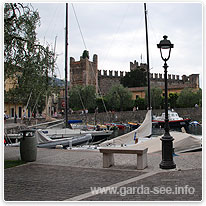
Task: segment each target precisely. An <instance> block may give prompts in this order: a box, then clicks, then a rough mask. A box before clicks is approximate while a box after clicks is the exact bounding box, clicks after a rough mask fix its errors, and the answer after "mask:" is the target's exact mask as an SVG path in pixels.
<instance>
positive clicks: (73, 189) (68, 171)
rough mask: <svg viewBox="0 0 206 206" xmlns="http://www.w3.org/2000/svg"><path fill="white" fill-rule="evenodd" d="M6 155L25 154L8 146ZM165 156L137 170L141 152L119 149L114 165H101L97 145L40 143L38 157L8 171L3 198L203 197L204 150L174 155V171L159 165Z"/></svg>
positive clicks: (8, 157)
mask: <svg viewBox="0 0 206 206" xmlns="http://www.w3.org/2000/svg"><path fill="white" fill-rule="evenodd" d="M4 159H5V160H17V159H20V152H19V148H18V147H9V146H7V147H4ZM160 161H161V153H151V154H148V167H147V168H146V169H144V170H142V171H141V170H136V155H120V154H118V155H117V156H115V166H114V167H111V168H102V154H100V153H99V151H98V150H63V149H43V148H38V155H37V161H35V162H30V163H27V164H24V165H20V166H17V167H13V168H8V169H5V170H4V199H5V201H201V200H202V152H201V151H200V152H190V153H182V154H179V155H178V156H174V161H175V163H176V165H177V168H176V169H173V170H161V169H159V163H160ZM91 187H109V188H118V191H117V192H116V193H115V194H109V193H107V194H93V193H91ZM154 187H156V190H155V191H156V192H154ZM160 187H162V188H163V189H164V188H167V187H170V188H172V191H173V193H172V194H168V193H167V192H161V191H159V190H158V189H160ZM179 187H182V188H184V191H179V192H178V191H177V189H178V188H179ZM131 188H139V190H138V191H139V193H138V192H137V191H136V192H131ZM148 188H149V189H150V191H148ZM146 189H147V191H146ZM140 190H141V191H140ZM142 190H145V191H142ZM157 190H158V191H157ZM140 193H141V194H140ZM177 193H178V194H177ZM179 193H181V194H179ZM182 193H184V194H182ZM185 193H187V194H185ZM191 193H192V194H191Z"/></svg>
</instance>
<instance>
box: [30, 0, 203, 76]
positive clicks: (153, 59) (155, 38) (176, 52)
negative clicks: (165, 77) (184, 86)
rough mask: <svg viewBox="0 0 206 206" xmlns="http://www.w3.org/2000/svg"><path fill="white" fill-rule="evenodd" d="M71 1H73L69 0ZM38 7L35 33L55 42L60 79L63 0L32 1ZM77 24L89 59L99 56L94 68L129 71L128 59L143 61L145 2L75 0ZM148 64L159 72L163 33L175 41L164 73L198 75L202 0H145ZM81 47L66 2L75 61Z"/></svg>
mask: <svg viewBox="0 0 206 206" xmlns="http://www.w3.org/2000/svg"><path fill="white" fill-rule="evenodd" d="M73 2H74V1H73ZM32 5H33V7H34V8H36V9H38V11H39V14H40V17H41V26H40V27H39V28H38V29H37V33H38V35H37V37H38V39H39V40H40V41H41V42H42V44H43V43H44V44H46V43H45V42H48V43H49V44H50V45H51V47H52V48H53V47H54V41H55V37H56V36H57V42H56V55H57V56H58V59H57V67H58V69H56V72H55V73H56V75H57V76H58V77H60V78H61V79H63V78H64V68H65V66H64V64H65V61H64V53H65V3H54V2H48V3H47V2H45V3H35V2H34V3H32ZM73 6H74V8H75V11H76V14H77V18H78V20H79V24H80V26H81V30H82V33H83V36H84V40H85V43H86V47H87V50H89V54H90V60H92V57H93V54H97V55H98V61H99V64H98V69H99V70H118V71H129V65H130V64H129V63H130V61H132V62H133V61H134V60H137V61H138V62H141V59H140V56H141V54H142V58H143V59H142V62H143V63H145V62H146V40H145V22H144V6H143V2H141V3H134V2H133V3H132V2H130V3H125V2H114V3H110V2H104V3H100V2H92V3H77V2H74V3H73ZM147 10H148V36H149V53H150V68H152V69H151V72H152V73H163V71H164V70H163V68H162V65H163V61H162V60H161V57H160V53H159V50H158V49H157V46H156V45H157V43H159V41H160V40H162V36H163V35H165V34H166V35H167V36H168V39H169V40H171V42H172V43H173V44H174V49H172V52H171V58H170V60H169V61H168V65H169V68H168V73H170V74H178V75H180V76H182V75H183V74H186V75H189V74H192V73H197V74H200V79H202V73H203V65H202V57H203V55H202V42H203V37H202V32H203V31H202V4H201V3H186V2H185V3H184V2H183V3H152V2H151V3H147ZM84 49H85V46H84V44H83V41H82V38H81V34H80V31H79V28H78V25H77V22H76V19H75V16H74V12H73V9H72V5H71V4H69V56H72V57H74V58H75V59H76V60H79V58H80V56H81V55H82V52H83V50H84Z"/></svg>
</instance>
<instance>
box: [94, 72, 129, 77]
mask: <svg viewBox="0 0 206 206" xmlns="http://www.w3.org/2000/svg"><path fill="white" fill-rule="evenodd" d="M125 75H126V72H124V71H113V70H109V71H108V70H98V76H99V77H112V78H113V77H118V78H120V77H124V76H125Z"/></svg>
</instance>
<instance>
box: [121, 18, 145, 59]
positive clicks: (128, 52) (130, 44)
mask: <svg viewBox="0 0 206 206" xmlns="http://www.w3.org/2000/svg"><path fill="white" fill-rule="evenodd" d="M142 22H143V16H141V18H140V20H139V22H138V24H137V28H138V27H140V24H142ZM137 32H138V30H134V31H133V34H132V41H130V43H129V49H128V50H127V53H126V55H125V57H124V60H123V61H125V60H126V59H128V57H129V55H130V51H131V50H132V45H135V44H134V42H135V41H136V34H137Z"/></svg>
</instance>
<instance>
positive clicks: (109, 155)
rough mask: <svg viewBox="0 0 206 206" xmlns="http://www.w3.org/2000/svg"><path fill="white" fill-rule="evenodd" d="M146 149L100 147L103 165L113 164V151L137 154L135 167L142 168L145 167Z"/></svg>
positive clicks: (109, 165)
mask: <svg viewBox="0 0 206 206" xmlns="http://www.w3.org/2000/svg"><path fill="white" fill-rule="evenodd" d="M147 150H148V148H142V149H141V148H138V149H137V148H108V147H107V148H100V149H99V151H100V152H101V153H103V167H104V168H108V167H111V166H112V165H114V153H120V154H137V169H138V170H143V169H144V168H145V167H147Z"/></svg>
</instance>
